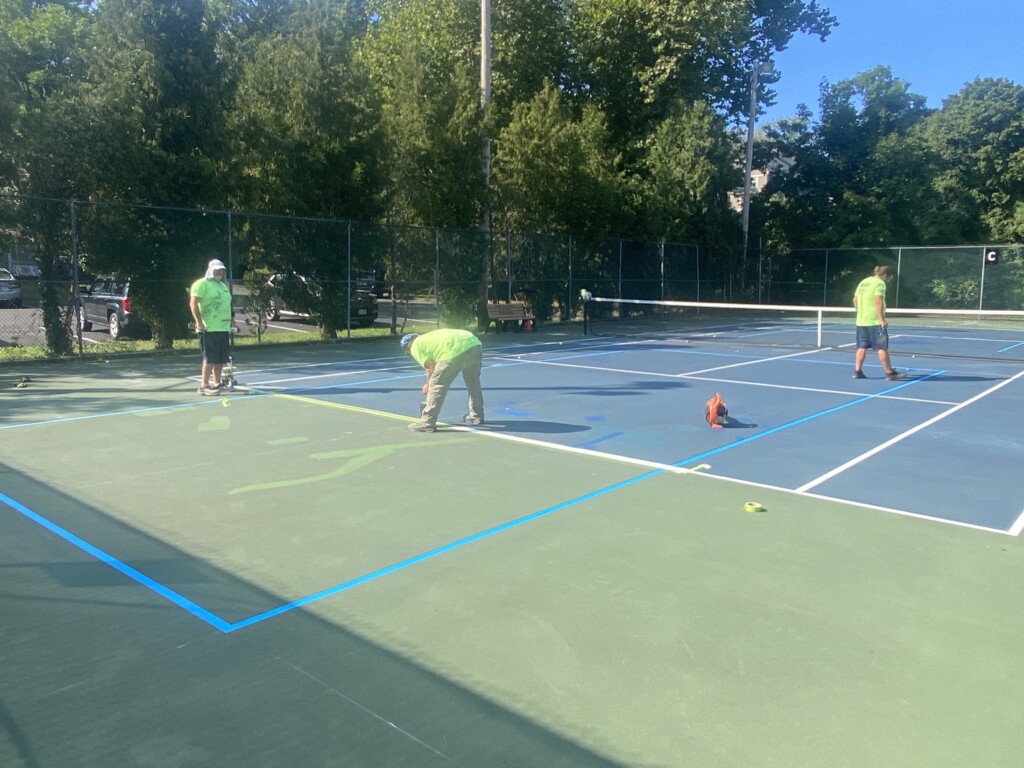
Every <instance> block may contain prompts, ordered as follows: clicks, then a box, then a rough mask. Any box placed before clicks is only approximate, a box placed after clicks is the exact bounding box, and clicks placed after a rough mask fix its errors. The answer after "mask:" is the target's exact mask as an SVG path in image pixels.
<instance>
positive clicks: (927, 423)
mask: <svg viewBox="0 0 1024 768" xmlns="http://www.w3.org/2000/svg"><path fill="white" fill-rule="evenodd" d="M1022 376H1024V371H1020V372H1018V373H1017V374H1015V375H1014V376H1011V377H1010V378H1008V379H1005V380H1003V381H1001V382H999V383H998V384H996V385H995V386H994V387H989V388H988V389H986V390H985V391H984V392H979V393H978V394H976V395H975V396H974V397H972V398H970V399H968V400H964V401H963V402H962V403H960V404H959V405H955V406H953V407H952V408H949V409H948V410H945V411H943V412H942V413H940V414H938V415H937V416H933V417H932V418H930V419H928V420H927V421H924V422H921V423H920V424H918V425H917V426H916V427H913V428H912V429H908V430H907V431H906V432H903V433H901V434H899V435H896V436H895V437H893V438H892V439H891V440H886V441H885V442H884V443H882V444H881V445H878V446H875V447H874V448H872V449H871V450H870V451H865V452H864V453H862V454H861V455H860V456H857V457H856V458H853V459H850V460H849V461H848V462H846V463H845V464H842V465H840V466H838V467H836V468H835V469H833V470H832V471H831V472H826V473H825V474H824V475H821V476H820V477H816V478H815V479H814V480H811V482H809V483H805V484H804V485H802V486H800V487H799V488H797V489H796V490H797V492H798V493H802V492H804V491H809V490H810V489H811V488H814V487H815V486H817V485H821V484H822V483H823V482H825V481H826V480H830V479H831V478H833V477H835V476H836V475H840V474H842V473H843V472H845V471H846V470H848V469H849V468H850V467H853V466H856V465H857V464H860V463H861V462H862V461H865V460H866V459H869V458H871V457H872V456H874V455H875V454H876V453H881V452H882V451H884V450H885V449H886V448H889V447H890V446H893V445H895V444H896V443H898V442H900V441H901V440H904V439H906V438H908V437H910V436H911V435H913V434H916V433H918V432H920V431H921V430H922V429H927V428H928V427H930V426H931V425H932V424H935V423H936V422H939V421H942V420H943V419H944V418H946V417H947V416H952V415H953V414H954V413H956V412H957V411H959V410H961V409H963V408H966V407H967V406H968V405H971V404H972V403H976V402H977V401H978V400H981V399H982V398H983V397H987V396H988V395H990V394H992V393H993V392H995V391H996V390H999V389H1002V388H1003V387H1005V386H1006V385H1007V384H1010V383H1012V382H1014V381H1016V380H1017V379H1019V378H1021V377H1022Z"/></svg>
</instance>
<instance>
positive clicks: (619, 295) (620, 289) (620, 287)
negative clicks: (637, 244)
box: [616, 237, 622, 299]
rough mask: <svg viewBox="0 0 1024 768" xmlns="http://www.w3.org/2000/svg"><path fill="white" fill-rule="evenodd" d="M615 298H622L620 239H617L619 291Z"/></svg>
mask: <svg viewBox="0 0 1024 768" xmlns="http://www.w3.org/2000/svg"><path fill="white" fill-rule="evenodd" d="M616 298H619V299H621V298H622V238H621V237H620V238H619V289H618V296H616Z"/></svg>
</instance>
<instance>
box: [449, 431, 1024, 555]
mask: <svg viewBox="0 0 1024 768" xmlns="http://www.w3.org/2000/svg"><path fill="white" fill-rule="evenodd" d="M449 428H450V429H451V430H452V431H457V432H471V433H473V434H476V435H481V436H483V437H490V438H495V439H497V440H507V441H509V442H513V443H520V444H522V445H530V446H536V447H539V448H548V449H551V450H555V451H564V452H566V453H573V454H577V455H580V456H590V457H592V458H598V459H605V460H607V461H613V462H616V463H618V464H628V465H633V466H639V467H644V468H647V469H654V470H662V471H664V472H671V473H673V474H677V475H678V474H683V475H698V476H700V477H705V478H707V479H708V480H712V481H716V482H723V483H733V484H735V485H742V486H746V487H748V488H759V489H761V490H769V491H777V492H779V493H784V494H787V495H792V496H804V497H807V498H811V499H821V500H822V501H832V502H838V503H840V504H843V505H850V506H854V507H860V508H861V509H870V510H873V511H876V512H886V513H888V514H893V515H899V516H901V517H911V518H914V519H916V520H925V521H928V522H932V523H942V524H943V525H952V526H954V527H957V528H969V529H971V530H975V531H984V532H986V533H998V534H1001V535H1003V536H1007V535H1010V536H1017V535H1018V534H1019V533H1020V529H1021V528H1022V527H1024V513H1022V514H1021V518H1020V519H1019V520H1018V521H1017V523H1016V524H1015V525H1014V527H1013V528H1011V529H1010V530H1009V531H1004V530H1003V529H1002V528H989V527H987V526H984V525H976V524H974V523H965V522H963V521H961V520H951V519H949V518H946V517H935V516H932V515H925V514H921V513H919V512H907V511H906V510H903V509H894V508H892V507H883V506H880V505H878V504H867V503H865V502H860V501H851V500H850V499H841V498H837V497H835V496H825V495H823V494H819V493H807V492H805V491H800V490H793V489H792V488H783V487H782V486H778V485H771V484H769V483H758V482H754V481H753V480H742V479H740V478H737V477H727V476H725V475H715V474H711V473H709V472H704V471H700V470H698V469H696V468H693V469H688V468H685V467H677V466H675V465H673V464H662V463H660V462H656V461H647V460H645V459H634V458H631V457H629V456H620V455H618V454H615V453H604V452H602V451H595V450H593V449H590V448H575V447H573V446H568V445H560V444H558V443H548V442H545V441H543V440H535V439H533V438H529V437H520V436H518V435H506V434H503V433H501V432H492V431H489V430H487V429H479V428H475V427H463V426H458V425H454V424H453V425H449Z"/></svg>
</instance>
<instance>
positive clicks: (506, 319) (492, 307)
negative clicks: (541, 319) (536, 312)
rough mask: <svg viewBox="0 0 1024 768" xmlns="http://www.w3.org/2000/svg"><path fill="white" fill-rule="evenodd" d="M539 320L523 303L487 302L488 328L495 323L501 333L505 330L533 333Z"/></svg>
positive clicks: (495, 327) (496, 328)
mask: <svg viewBox="0 0 1024 768" xmlns="http://www.w3.org/2000/svg"><path fill="white" fill-rule="evenodd" d="M536 319H537V318H535V317H534V316H533V312H531V311H530V310H529V308H528V307H527V306H526V303H525V302H522V301H506V302H500V301H489V302H487V326H488V327H490V325H491V323H494V329H495V330H496V331H497V332H498V333H501V332H502V331H505V330H514V331H532V330H533V329H534V322H535V321H536Z"/></svg>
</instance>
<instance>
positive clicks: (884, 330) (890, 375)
mask: <svg viewBox="0 0 1024 768" xmlns="http://www.w3.org/2000/svg"><path fill="white" fill-rule="evenodd" d="M890 280H892V267H887V266H879V267H875V273H874V274H873V275H872V276H871V277H865V278H864V279H863V280H861V281H860V284H859V285H858V286H857V290H856V291H855V292H854V294H853V306H854V307H855V308H856V310H857V352H856V355H855V356H854V359H853V378H855V379H866V378H867V376H865V375H864V371H863V370H862V369H863V367H864V358H865V356H866V355H867V352H868V350H869V349H874V350H875V351H876V352H878V360H879V362H881V364H882V368H883V369H884V370H885V378H886V381H894V380H896V379H898V378H900V376H902V374H901V373H900V372H899V371H897V370H895V369H893V367H892V362H891V361H890V360H889V322H888V321H887V320H886V319H885V310H886V305H885V289H886V286H887V285H888V284H889V281H890Z"/></svg>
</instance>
